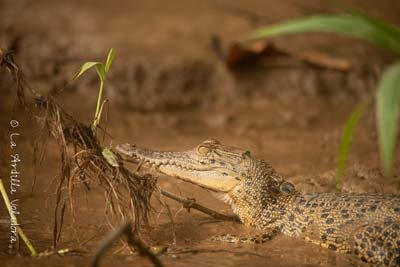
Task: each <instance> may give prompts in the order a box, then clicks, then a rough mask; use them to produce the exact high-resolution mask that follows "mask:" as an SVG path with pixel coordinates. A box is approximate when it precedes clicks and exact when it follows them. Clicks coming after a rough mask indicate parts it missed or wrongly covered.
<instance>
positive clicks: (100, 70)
mask: <svg viewBox="0 0 400 267" xmlns="http://www.w3.org/2000/svg"><path fill="white" fill-rule="evenodd" d="M96 71H97V75H99V79H100V81H102V82H104V81H105V80H106V71H105V68H104V64H103V63H100V64H97V65H96Z"/></svg>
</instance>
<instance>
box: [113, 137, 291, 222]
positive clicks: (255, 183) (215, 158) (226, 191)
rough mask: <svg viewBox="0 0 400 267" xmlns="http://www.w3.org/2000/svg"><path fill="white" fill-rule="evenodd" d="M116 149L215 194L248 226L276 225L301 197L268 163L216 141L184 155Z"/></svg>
mask: <svg viewBox="0 0 400 267" xmlns="http://www.w3.org/2000/svg"><path fill="white" fill-rule="evenodd" d="M116 150H117V151H118V152H119V153H120V154H122V155H123V156H124V157H125V158H128V159H129V160H137V161H139V162H143V163H147V164H150V165H152V166H155V167H157V168H158V170H159V171H160V172H162V173H164V174H166V175H169V176H173V177H176V178H179V179H182V180H184V181H187V182H190V183H194V184H196V185H199V186H201V187H204V188H206V189H209V190H212V191H214V192H216V193H217V196H218V197H219V198H221V199H222V200H223V201H225V202H227V203H229V204H230V205H231V207H232V209H233V212H234V213H235V214H236V215H238V216H239V218H240V220H241V221H242V222H243V223H244V224H246V225H249V226H255V227H258V228H264V227H267V226H268V225H271V224H273V223H274V222H276V221H277V220H279V218H280V217H281V216H282V214H281V211H282V210H284V207H285V205H286V204H285V203H286V202H287V201H289V200H290V199H291V198H292V197H294V196H296V195H297V194H298V192H297V191H296V190H295V188H294V186H293V185H292V184H291V183H288V182H286V181H285V180H284V179H283V178H282V177H281V176H280V175H279V174H278V173H277V172H276V171H275V170H274V169H273V168H272V167H271V166H270V165H269V164H268V163H266V162H265V161H263V160H261V159H257V158H255V157H253V156H252V155H251V154H250V152H249V151H246V150H242V149H239V148H235V147H231V146H226V145H223V144H221V143H220V142H218V141H215V140H207V141H204V142H202V143H201V144H199V145H198V146H197V147H195V148H194V149H191V150H188V151H183V152H160V151H152V150H148V149H143V148H139V147H136V146H132V145H129V144H123V145H119V146H117V147H116Z"/></svg>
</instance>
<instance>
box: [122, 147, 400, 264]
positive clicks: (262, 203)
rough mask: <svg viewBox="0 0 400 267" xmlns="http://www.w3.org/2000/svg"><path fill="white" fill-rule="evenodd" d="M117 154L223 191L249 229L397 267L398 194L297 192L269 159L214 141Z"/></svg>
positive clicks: (399, 239) (399, 261) (399, 259)
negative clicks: (178, 148)
mask: <svg viewBox="0 0 400 267" xmlns="http://www.w3.org/2000/svg"><path fill="white" fill-rule="evenodd" d="M116 149H117V151H118V152H120V153H121V154H122V155H124V156H125V157H128V158H131V159H132V158H133V159H137V160H141V161H144V162H147V163H150V164H151V165H154V166H156V167H157V168H158V170H159V171H160V172H162V173H165V174H167V175H170V176H174V177H177V178H179V179H182V180H185V181H187V182H191V183H194V184H197V185H199V186H201V187H204V188H207V189H210V190H212V191H215V192H218V193H219V194H220V195H221V194H222V195H223V199H224V200H225V201H227V202H229V203H230V204H231V207H232V209H233V211H234V213H235V214H236V215H237V216H238V217H239V218H240V220H241V221H242V222H243V223H244V224H245V225H247V226H252V227H256V228H258V229H262V230H264V231H265V235H264V236H265V237H266V239H269V238H272V237H273V236H274V235H275V234H276V233H279V232H280V233H283V234H285V235H288V236H291V237H295V238H303V239H305V240H307V241H310V242H312V243H315V244H318V245H320V246H323V247H326V248H329V249H332V250H336V251H340V252H345V253H354V254H356V255H357V256H358V257H359V258H360V259H361V260H363V261H366V262H369V263H374V264H377V265H386V266H400V251H399V250H400V196H398V195H397V196H396V195H386V196H385V195H380V194H362V195H356V194H334V193H322V194H306V195H301V194H300V193H299V192H298V191H297V190H296V189H295V187H294V186H293V185H292V184H291V183H289V182H287V181H285V180H284V179H283V178H282V177H281V176H280V175H279V174H278V173H277V172H276V171H275V170H274V169H273V168H272V167H271V166H270V165H269V164H268V163H266V162H265V161H263V160H260V159H257V158H255V157H253V156H252V155H251V154H250V152H248V151H245V150H242V149H239V148H235V147H230V146H225V145H223V144H221V143H219V142H218V141H215V140H207V141H204V142H202V143H201V144H200V145H198V146H197V147H196V148H194V149H192V150H189V151H184V152H160V151H151V150H147V149H141V148H137V147H135V146H132V145H129V144H124V145H119V146H117V148H116Z"/></svg>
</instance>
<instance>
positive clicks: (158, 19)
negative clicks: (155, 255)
mask: <svg viewBox="0 0 400 267" xmlns="http://www.w3.org/2000/svg"><path fill="white" fill-rule="evenodd" d="M343 2H344V3H345V4H347V5H350V6H353V7H357V8H360V9H362V10H364V11H365V12H366V13H368V14H370V15H372V16H375V17H377V18H379V19H382V20H385V21H387V22H390V23H392V24H394V25H400V2H399V1H396V0H392V1H390V0H382V1H373V0H363V1H361V0H352V1H343ZM337 12H340V10H339V9H338V8H336V7H335V5H333V4H332V3H331V2H329V1H317V0H313V1H296V0H281V1H265V0H264V1H258V0H250V1H239V0H238V1H212V0H209V1H205V0H204V1H192V0H179V1H178V0H171V1H132V0H130V1H128V0H126V1H122V0H121V1H103V0H97V1H91V0H80V1H76V0H70V1H44V0H36V1H22V0H12V1H11V0H10V1H7V0H6V1H5V0H3V1H1V2H0V47H2V48H3V49H7V50H11V51H13V53H14V56H15V61H16V62H17V63H18V64H19V66H20V67H21V70H22V71H23V72H24V73H25V75H26V78H27V79H28V80H29V81H30V83H31V84H32V86H33V87H34V88H35V89H36V90H37V91H38V92H40V93H41V94H43V95H46V94H52V95H54V97H55V99H56V101H57V102H58V103H59V104H60V105H61V106H62V107H63V108H64V109H65V110H66V111H67V112H68V113H70V114H71V115H73V116H74V117H75V119H77V120H78V121H81V122H83V123H86V124H90V123H91V121H92V119H93V115H94V111H95V107H96V101H97V90H98V89H97V88H98V78H97V76H96V73H95V71H90V72H88V73H87V74H85V75H83V76H82V77H80V78H79V79H77V80H75V81H73V82H72V81H71V78H72V77H73V75H74V74H75V73H76V72H77V71H78V70H79V68H80V67H81V65H82V64H83V63H84V62H86V61H103V60H105V58H106V55H107V52H108V51H109V49H110V48H114V50H115V61H114V63H113V65H112V67H111V69H110V72H109V74H108V78H107V81H106V84H105V97H106V98H107V99H109V102H108V103H107V104H106V105H105V108H104V111H103V115H102V122H101V125H102V126H103V127H105V128H106V129H107V131H108V133H109V134H110V135H111V137H110V138H107V139H106V141H105V143H104V145H105V146H111V147H112V146H113V145H115V144H119V143H123V142H130V143H135V144H137V145H140V146H143V147H148V148H152V149H157V150H174V151H175V150H186V149H190V148H192V147H194V146H196V145H197V144H198V143H199V142H201V141H202V140H205V139H209V138H215V139H217V140H220V141H221V142H223V143H225V144H229V145H232V146H237V147H241V148H245V149H248V150H250V151H252V153H253V154H254V155H255V156H257V157H260V158H263V159H265V160H267V161H268V162H269V163H270V164H271V165H272V166H274V168H276V169H277V170H278V171H279V172H280V173H282V174H283V175H284V176H285V177H287V179H288V180H290V181H291V182H292V183H294V184H295V185H296V187H297V188H298V189H299V190H300V191H301V192H327V191H332V192H333V191H334V190H335V171H336V165H337V155H338V149H339V144H340V139H341V136H342V131H343V127H344V124H345V122H346V119H347V118H348V116H349V114H350V113H351V112H352V110H353V108H354V107H355V105H356V104H357V103H359V102H360V101H361V100H362V99H364V98H365V97H368V96H369V95H371V94H374V92H375V90H376V86H377V82H378V80H379V78H380V76H381V74H382V72H383V71H384V69H385V67H387V66H388V65H389V64H390V63H392V62H394V60H395V59H396V57H395V55H394V54H393V53H391V52H388V51H386V50H383V49H380V48H377V47H376V46H372V45H370V44H368V43H367V42H364V41H360V40H354V39H351V38H347V37H339V36H337V35H333V34H329V35H328V34H317V33H313V34H300V35H292V36H283V37H277V38H272V39H269V40H268V41H263V42H262V43H261V44H260V43H259V44H257V45H258V46H251V47H246V48H243V47H238V45H237V42H238V40H239V39H240V38H242V37H243V36H244V35H245V34H247V33H249V32H250V31H252V30H255V29H256V28H258V27H260V26H265V25H271V24H273V23H277V22H281V21H284V20H288V19H294V18H299V17H302V16H304V15H311V14H321V13H323V14H327V13H328V14H330V13H337ZM260 47H261V50H263V49H266V48H267V47H268V48H269V47H273V48H274V49H273V52H271V53H270V54H267V55H264V54H262V52H260V51H261V50H260ZM246 49H248V50H246ZM249 51H250V52H249ZM249 53H250V54H251V55H250V56H248V54H249ZM310 55H313V56H314V57H313V58H312V59H311V60H310V59H309V58H310ZM305 58H306V60H305ZM307 58H308V59H307ZM321 58H323V59H327V61H328V63H325V62H326V61H323V62H324V63H321V60H320V59H321ZM0 92H1V97H0V98H1V100H0V101H1V104H0V114H1V116H0V123H1V126H0V129H2V136H1V139H0V140H1V143H2V144H1V146H2V153H3V155H2V157H3V156H4V159H7V160H2V161H1V162H2V163H1V173H0V174H1V175H2V177H6V178H7V177H9V169H10V166H9V161H8V158H9V154H10V149H9V126H8V125H9V121H10V119H11V118H14V119H17V120H19V121H20V122H21V127H20V128H19V131H20V133H21V136H20V137H19V138H18V140H17V141H18V149H19V153H20V154H21V156H22V159H23V160H22V163H21V164H20V168H21V173H22V176H21V177H22V178H21V180H22V181H21V183H22V186H21V189H20V191H19V194H20V197H21V199H22V201H21V220H22V221H25V222H27V223H28V224H27V225H26V229H27V233H28V234H30V237H31V239H32V242H33V243H34V244H35V245H36V246H37V247H39V248H42V249H44V248H47V247H50V246H51V231H52V216H53V215H52V205H54V194H53V192H54V187H52V186H54V185H53V184H52V181H53V177H54V176H56V175H57V173H58V168H59V154H58V150H57V149H56V146H55V142H54V141H53V140H51V139H50V141H49V142H48V144H47V150H46V155H45V159H44V163H43V164H42V168H40V169H39V172H38V179H37V184H36V185H35V189H34V190H33V193H32V192H31V183H32V177H33V173H34V168H33V163H32V162H33V158H32V151H33V143H34V140H35V138H36V137H37V133H38V129H37V127H35V124H34V123H33V122H32V121H31V120H30V119H29V116H28V115H27V114H26V113H25V112H24V110H22V109H18V107H16V106H15V99H16V93H15V88H14V85H13V80H12V77H11V75H9V73H8V72H6V70H5V69H1V70H0ZM3 148H4V149H3ZM398 154H399V153H397V155H398ZM399 163H400V159H399V157H398V156H397V157H396V158H395V164H394V166H395V168H394V178H393V179H391V180H387V179H385V178H384V177H383V172H382V164H381V160H380V157H379V149H378V142H377V132H376V120H375V109H374V105H371V106H369V108H368V109H367V110H366V112H365V113H364V115H363V116H362V118H361V120H360V123H359V124H358V126H357V128H356V131H355V138H354V140H353V144H352V147H351V150H350V154H349V160H348V164H347V168H346V171H345V173H344V177H343V186H342V190H343V191H344V192H358V193H359V192H382V193H396V192H398V191H399V189H400V183H399V168H398V167H397V166H398V164H399ZM6 180H7V179H6ZM160 185H161V186H163V188H165V189H167V190H170V191H173V192H175V193H177V194H181V195H183V196H188V195H190V196H192V197H194V198H196V200H199V201H201V202H202V203H203V204H205V205H206V206H209V207H212V208H215V209H217V210H223V211H229V208H228V207H227V206H225V205H224V204H222V203H220V202H219V201H218V200H216V199H213V198H211V197H209V196H210V195H209V192H207V191H204V190H203V189H199V188H197V187H195V186H192V185H187V184H185V183H183V182H180V181H176V180H173V179H170V178H167V177H163V178H162V179H160ZM52 188H53V189H52ZM83 191H84V190H83V189H82V192H83ZM86 198H87V199H89V200H88V201H85V200H84V199H85V196H84V195H83V193H82V201H83V202H82V205H79V208H78V209H79V210H80V211H79V212H80V214H81V217H79V220H78V222H77V223H78V225H79V228H78V229H70V228H69V227H68V225H67V226H66V228H65V231H66V232H67V233H71V235H69V234H65V235H64V236H63V237H62V242H65V244H75V243H74V242H76V238H75V237H76V235H77V236H80V237H81V238H82V239H85V238H87V239H90V238H91V237H93V236H95V238H94V239H93V240H92V239H90V242H93V243H90V242H89V241H88V242H87V243H85V245H87V246H89V247H90V244H92V247H93V246H94V245H95V244H96V243H95V240H99V238H100V237H101V236H102V235H101V233H104V231H103V232H101V230H99V229H107V228H106V227H105V226H104V225H105V223H104V224H99V223H98V222H99V221H102V220H103V217H104V215H103V209H104V203H103V202H102V196H101V195H99V193H98V192H97V193H96V190H92V191H90V192H89V193H87V195H86ZM44 207H45V208H44ZM171 209H172V211H173V213H174V214H175V213H176V217H175V223H176V229H175V231H176V235H177V243H176V244H175V246H178V247H179V246H180V247H185V246H200V247H202V248H207V249H215V248H218V246H220V245H218V244H208V243H207V241H206V240H207V238H209V237H210V236H211V235H213V234H216V233H221V234H224V233H229V232H233V231H234V232H239V233H247V232H246V231H251V230H248V229H245V228H244V227H243V226H241V225H238V224H234V223H228V222H225V223H218V224H210V223H207V222H208V221H207V218H206V216H205V215H203V214H200V213H196V212H193V211H192V213H187V212H186V211H185V210H183V211H181V206H180V205H179V204H176V203H172V202H171ZM178 211H179V213H177V212H178ZM0 216H1V218H6V211H5V210H4V209H3V208H1V209H0ZM205 221H206V222H205ZM102 222H103V221H102ZM101 227H105V228H101ZM3 230H4V231H5V233H6V232H7V231H8V228H7V224H4V223H3V224H0V231H1V232H2V231H3ZM74 234H75V235H74ZM143 235H144V238H145V239H146V240H147V241H148V242H149V243H151V244H161V245H170V244H171V242H172V238H173V237H172V234H171V231H170V226H169V219H168V218H167V216H166V211H165V210H164V211H161V212H160V213H159V214H158V215H157V212H155V215H154V216H153V220H152V223H151V227H150V228H149V229H147V230H146V232H145V233H144V234H143ZM0 236H2V237H1V238H0V249H2V250H6V248H7V245H8V239H7V238H8V234H6V235H3V234H0ZM72 236H73V238H72V240H71V238H70V237H72ZM296 242H297V241H293V242H292V240H288V239H286V238H284V237H279V238H278V239H277V240H273V241H272V242H271V243H268V244H265V245H262V246H260V247H246V246H245V247H244V248H241V250H240V249H239V250H240V251H241V252H244V254H240V253H239V252H238V253H239V254H234V255H233V254H230V253H227V252H221V253H222V254H215V253H211V252H208V254H206V255H207V259H205V258H204V253H200V254H191V253H188V254H182V255H180V256H179V257H178V258H177V259H176V258H171V257H169V256H165V257H164V258H161V259H162V260H164V261H165V262H166V263H168V264H170V265H171V266H178V265H181V266H190V265H193V266H221V265H230V266H242V265H244V264H252V266H257V265H259V266H317V265H323V266H335V265H340V266H351V265H350V260H349V259H348V258H347V256H346V255H337V254H334V253H332V252H326V251H325V250H321V249H320V248H318V247H314V246H312V245H309V244H304V243H302V242H297V243H296ZM3 244H4V246H3ZM224 246H226V245H224ZM224 248H226V247H224ZM226 249H230V247H227V248H226ZM254 251H255V252H256V253H258V254H260V255H262V257H260V256H257V255H250V254H246V253H247V252H254ZM221 255H222V256H221ZM289 255H290V256H289ZM315 255H318V256H315ZM2 257H3V258H4V259H7V260H6V263H7V264H9V266H19V265H21V266H25V265H24V264H26V262H24V261H21V259H19V260H18V259H11V258H7V256H5V255H2ZM265 257H267V258H268V259H266V258H265ZM53 260H54V261H53ZM53 260H51V261H50V262H47V263H45V262H43V261H42V262H40V264H50V265H48V266H52V265H51V264H57V265H60V264H67V263H68V264H72V265H76V266H80V264H82V261H84V259H83V260H82V259H75V258H73V259H71V258H68V259H65V260H63V261H61V260H60V259H53ZM137 260H139V259H138V258H137V257H133V258H129V257H128V258H126V257H125V258H121V257H117V258H113V257H110V258H108V259H107V260H106V262H107V264H110V265H111V264H115V262H119V263H122V262H123V263H124V264H127V266H129V265H132V266H133V265H134V264H135V262H137ZM199 261H201V262H202V264H203V265H201V264H200V263H199ZM267 261H268V262H269V264H270V265H268V264H267V265H266V262H267ZM38 263H39V262H38ZM143 264H145V263H144V262H143ZM32 266H33V265H32Z"/></svg>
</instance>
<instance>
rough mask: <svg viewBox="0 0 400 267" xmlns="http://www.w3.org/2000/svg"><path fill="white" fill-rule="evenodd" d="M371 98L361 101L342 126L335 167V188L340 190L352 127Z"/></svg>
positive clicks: (352, 131) (351, 136)
mask: <svg viewBox="0 0 400 267" xmlns="http://www.w3.org/2000/svg"><path fill="white" fill-rule="evenodd" d="M370 102H371V99H370V98H368V99H367V100H364V101H362V102H361V103H359V104H358V105H357V106H356V108H355V109H354V110H353V112H352V113H351V115H350V117H349V118H348V120H347V122H346V126H345V127H344V131H343V135H342V140H341V142H340V147H339V155H338V164H337V169H336V189H338V190H340V188H341V186H342V176H343V173H344V169H345V167H346V161H347V156H348V154H349V150H350V145H351V141H352V139H353V134H354V129H355V127H356V125H357V123H358V121H359V120H360V117H361V115H362V114H363V113H364V110H365V108H366V107H367V106H368V105H369V103H370Z"/></svg>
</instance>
